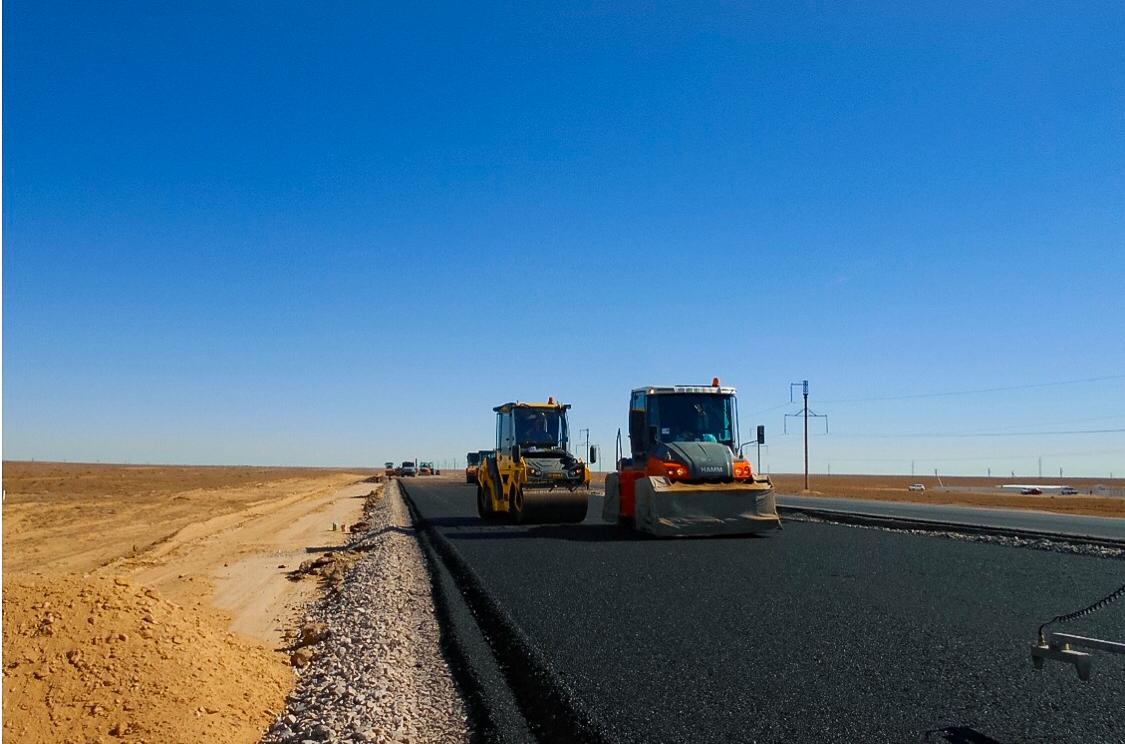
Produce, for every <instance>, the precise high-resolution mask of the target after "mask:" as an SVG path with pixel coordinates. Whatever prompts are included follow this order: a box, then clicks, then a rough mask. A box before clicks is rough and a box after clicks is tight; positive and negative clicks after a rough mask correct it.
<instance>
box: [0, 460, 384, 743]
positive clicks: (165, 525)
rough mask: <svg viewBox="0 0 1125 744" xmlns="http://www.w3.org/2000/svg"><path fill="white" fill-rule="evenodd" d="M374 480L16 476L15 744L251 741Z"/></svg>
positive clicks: (10, 639) (10, 712)
mask: <svg viewBox="0 0 1125 744" xmlns="http://www.w3.org/2000/svg"><path fill="white" fill-rule="evenodd" d="M371 472H372V471H365V470H363V469H354V470H334V469H314V468H261V467H177V466H137V465H102V464H75V463H39V462H35V463H29V462H5V463H4V472H3V484H4V494H5V496H4V505H3V516H4V520H3V540H4V553H3V568H4V588H3V591H4V596H3V606H4V623H3V650H4V656H3V658H4V706H3V707H4V717H3V720H4V724H3V731H4V738H5V740H7V741H12V742H15V741H19V742H32V743H36V742H43V743H44V744H45V743H46V742H81V743H83V744H84V743H85V742H93V741H107V742H108V741H136V742H141V741H144V742H152V743H156V742H162V743H163V742H185V744H186V743H187V742H202V741H208V742H256V741H257V740H258V739H259V738H260V736H261V734H262V732H263V730H264V729H265V727H266V726H267V725H269V723H270V722H271V721H272V720H273V717H274V716H275V715H276V713H277V712H278V711H280V710H281V709H282V707H283V705H284V698H285V695H286V694H287V693H288V691H289V690H290V689H291V687H292V684H293V675H292V671H291V669H290V667H289V665H288V657H287V656H286V655H285V654H284V653H281V652H280V649H281V647H282V645H283V643H284V641H283V639H284V635H285V631H286V630H287V629H289V628H292V627H293V626H294V625H295V624H296V622H297V621H298V620H299V618H298V617H296V616H295V615H296V613H299V612H300V611H301V608H302V607H303V605H304V603H306V602H307V601H308V600H310V599H311V598H312V597H313V596H314V595H315V593H316V585H315V582H314V581H307V582H291V581H288V580H287V579H286V577H285V573H286V572H287V570H289V569H292V568H295V567H296V564H298V563H299V562H300V561H301V560H304V558H305V557H307V556H306V548H307V547H318V546H331V545H335V544H338V543H339V542H340V541H341V538H342V537H343V533H342V532H340V531H338V530H337V531H333V529H332V526H333V523H336V524H338V525H342V524H346V523H350V522H353V521H355V520H356V519H358V517H359V514H360V512H361V508H362V504H363V496H364V494H365V493H367V492H368V491H369V490H370V486H371V484H370V483H363V482H362V481H363V479H364V478H366V477H367V476H368V475H370V474H371Z"/></svg>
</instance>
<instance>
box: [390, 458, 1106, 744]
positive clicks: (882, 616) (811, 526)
mask: <svg viewBox="0 0 1125 744" xmlns="http://www.w3.org/2000/svg"><path fill="white" fill-rule="evenodd" d="M404 486H405V490H406V492H407V495H408V498H409V500H410V501H411V502H412V505H413V508H414V511H415V515H416V517H417V518H419V519H420V520H421V522H422V524H421V526H422V527H423V532H424V533H426V534H428V536H429V539H430V540H431V541H432V542H433V543H435V544H438V545H440V546H441V550H440V551H439V553H442V554H443V556H444V557H442V558H441V561H442V562H443V563H444V564H448V565H450V566H452V567H453V570H452V574H453V575H455V576H457V577H458V584H459V586H460V588H461V589H462V591H463V593H464V594H465V598H466V600H467V601H468V602H469V604H470V605H471V606H472V612H471V613H470V612H462V613H461V616H462V619H463V618H465V617H475V618H476V620H477V622H479V623H480V624H481V625H482V626H483V627H482V628H481V630H483V631H484V632H483V636H485V637H486V638H487V639H488V642H487V644H484V643H477V644H476V645H475V649H476V650H475V651H474V650H464V649H463V650H462V652H461V653H463V654H465V656H466V658H467V663H468V664H469V665H472V664H474V663H477V662H479V663H481V664H483V665H485V666H487V667H489V668H493V669H495V668H499V669H500V670H502V673H503V674H504V675H505V676H506V677H507V680H508V683H509V685H511V686H512V688H513V692H514V695H510V696H505V697H504V702H503V703H500V704H501V705H503V706H507V707H511V706H517V707H519V708H520V710H519V711H510V710H505V711H503V712H502V713H503V715H510V716H516V715H522V716H524V717H525V718H526V721H527V723H526V728H525V729H523V731H524V734H522V736H526V731H528V730H530V731H533V732H535V733H536V734H537V735H538V736H539V737H540V738H544V739H554V740H559V741H565V740H576V739H587V740H599V739H600V740H604V741H615V742H616V741H620V742H642V741H643V742H665V741H666V742H682V741H696V742H704V741H715V742H719V741H723V742H726V741H936V742H941V741H964V742H988V741H1004V742H1006V741H1044V742H1047V741H1050V742H1058V741H1083V742H1086V741H1091V742H1098V741H1106V742H1118V741H1123V740H1125V659H1123V658H1121V657H1119V656H1112V655H1108V654H1098V655H1095V661H1094V673H1093V676H1092V678H1091V680H1090V681H1089V682H1086V683H1083V682H1080V681H1079V680H1078V678H1077V676H1076V675H1075V672H1074V669H1073V667H1070V666H1069V665H1062V664H1057V663H1053V664H1048V665H1047V666H1046V668H1044V669H1043V670H1041V671H1040V670H1035V669H1034V668H1033V667H1032V664H1031V661H1030V655H1029V647H1030V644H1031V643H1032V641H1033V640H1034V639H1035V631H1036V628H1037V627H1038V625H1039V624H1040V623H1041V622H1043V621H1045V620H1047V619H1049V618H1051V617H1053V616H1054V615H1057V614H1060V613H1064V612H1069V611H1071V610H1074V609H1076V608H1079V607H1083V606H1085V605H1087V604H1089V603H1090V602H1092V601H1094V600H1096V599H1098V598H1099V597H1101V596H1103V595H1105V594H1107V593H1108V592H1110V591H1111V590H1113V589H1115V588H1117V587H1118V586H1120V585H1121V584H1122V582H1123V581H1125V561H1121V560H1111V559H1104V558H1094V557H1089V556H1081V555H1069V554H1063V553H1056V552H1049V551H1042V550H1031V549H1025V548H1016V547H1010V546H1005V545H994V544H987V543H978V542H966V541H959V540H952V539H947V538H942V537H936V536H926V535H914V534H909V533H903V532H892V531H885V530H875V529H863V528H857V527H849V526H843V525H835V524H819V523H807V522H787V523H786V525H785V529H784V530H783V531H779V532H773V533H770V534H768V535H767V536H764V537H734V538H704V539H686V540H685V539H676V540H659V539H653V538H645V537H642V536H640V535H637V534H634V533H632V532H631V531H629V530H626V529H622V528H619V527H617V526H616V525H609V524H605V523H602V522H601V520H600V519H599V518H598V515H599V514H600V510H601V504H600V499H598V498H596V497H594V498H592V499H591V505H590V517H589V518H588V519H587V521H586V522H585V523H583V524H580V525H551V526H531V527H517V526H511V525H485V524H483V523H481V522H480V521H479V520H478V519H477V517H476V513H475V504H474V495H475V492H474V489H473V488H472V487H471V486H452V485H442V484H433V483H425V482H422V481H414V480H410V481H408V482H406V483H405V484H404ZM501 626H503V627H501ZM1057 629H1065V630H1067V631H1068V632H1073V633H1076V634H1079V635H1094V636H1100V637H1108V638H1113V639H1118V640H1119V639H1122V638H1125V603H1119V604H1116V605H1111V606H1110V607H1108V608H1106V609H1104V610H1102V611H1101V612H1099V613H1096V614H1094V615H1092V616H1090V617H1087V618H1083V619H1081V620H1078V621H1075V622H1073V623H1070V624H1068V625H1065V626H1058V628H1057ZM488 645H490V646H491V649H492V652H493V653H494V654H495V658H488V659H486V658H483V654H484V651H483V649H484V648H485V647H486V646H488ZM474 657H475V658H476V661H474ZM469 684H471V681H470V683H469ZM479 696H480V695H479V691H478V697H479ZM485 697H488V696H487V695H486V696H485ZM478 712H479V711H478ZM492 715H493V716H494V717H495V716H496V711H493V713H492ZM521 725H523V724H521ZM488 730H489V735H488V738H498V739H503V738H505V736H504V734H503V732H502V731H497V730H496V729H495V728H489V729H488ZM513 730H516V729H513ZM520 736H521V735H520V734H515V735H513V736H512V737H509V738H519V737H520Z"/></svg>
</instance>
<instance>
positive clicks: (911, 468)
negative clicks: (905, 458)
mask: <svg viewBox="0 0 1125 744" xmlns="http://www.w3.org/2000/svg"><path fill="white" fill-rule="evenodd" d="M910 477H911V478H913V477H914V461H913V460H911V461H910Z"/></svg>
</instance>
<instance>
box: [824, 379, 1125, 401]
mask: <svg viewBox="0 0 1125 744" xmlns="http://www.w3.org/2000/svg"><path fill="white" fill-rule="evenodd" d="M1106 380H1125V375H1107V376H1105V377H1085V378H1083V379H1080V380H1059V381H1057V382H1037V383H1032V384H1030V385H1008V386H1005V387H993V388H977V389H975V390H950V391H946V392H942V393H911V394H909V395H888V396H878V397H873V398H837V399H836V400H824V401H821V402H822V403H873V402H876V401H884V400H911V399H915V398H944V397H948V396H954V395H979V394H983V393H1002V392H1007V391H1011V390H1032V389H1035V388H1045V387H1057V386H1060V385H1079V384H1082V383H1087V382H1105V381H1106Z"/></svg>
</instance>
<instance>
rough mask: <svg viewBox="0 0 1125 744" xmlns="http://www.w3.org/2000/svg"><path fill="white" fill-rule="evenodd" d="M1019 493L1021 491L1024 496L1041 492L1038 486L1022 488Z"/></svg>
mask: <svg viewBox="0 0 1125 744" xmlns="http://www.w3.org/2000/svg"><path fill="white" fill-rule="evenodd" d="M1020 493H1022V494H1023V495H1024V496H1039V495H1041V494H1042V493H1043V492H1042V491H1041V490H1039V489H1038V488H1024V489H1023V490H1021V491H1020Z"/></svg>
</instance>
